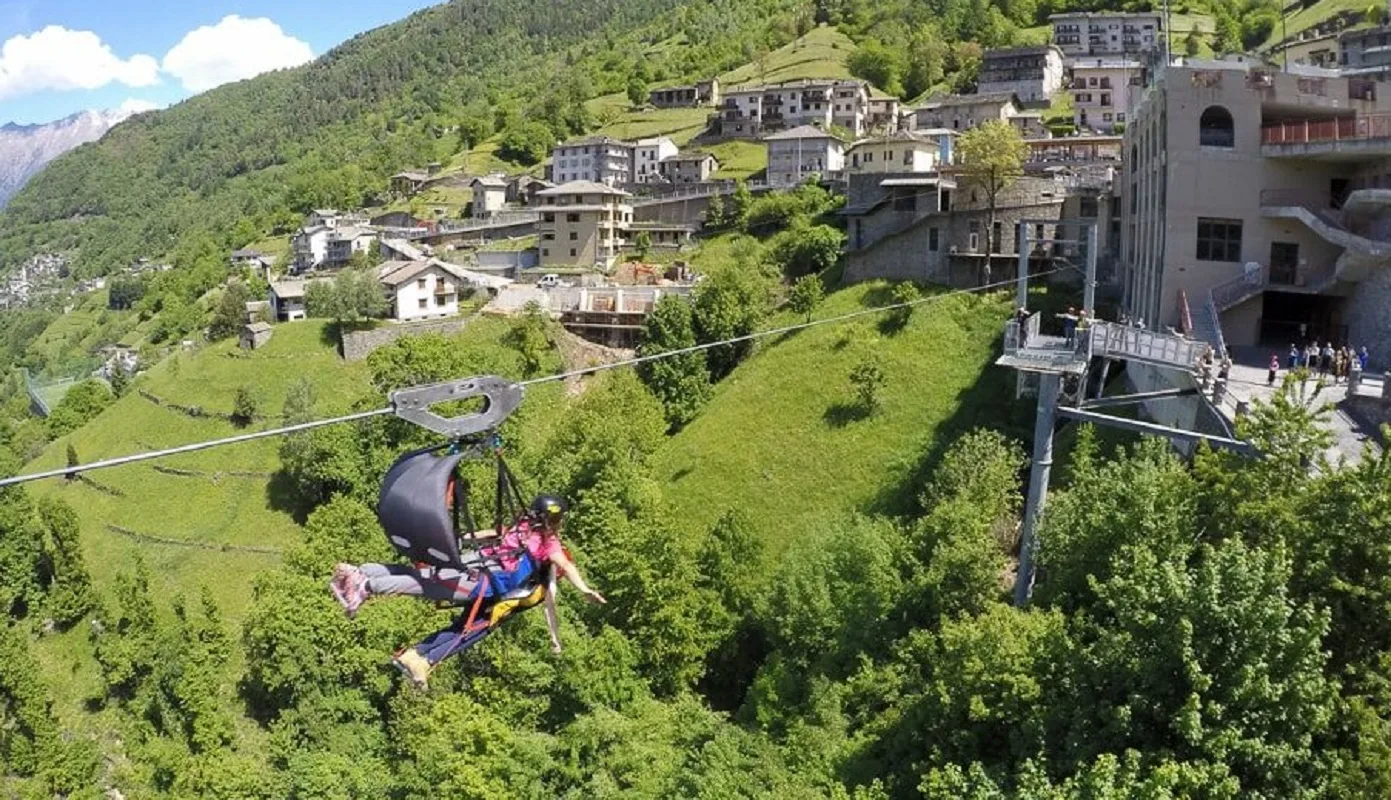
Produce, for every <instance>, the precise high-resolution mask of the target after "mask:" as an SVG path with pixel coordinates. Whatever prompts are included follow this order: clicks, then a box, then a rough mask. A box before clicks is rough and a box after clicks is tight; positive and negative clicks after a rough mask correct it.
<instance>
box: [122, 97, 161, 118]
mask: <svg viewBox="0 0 1391 800" xmlns="http://www.w3.org/2000/svg"><path fill="white" fill-rule="evenodd" d="M161 107H162V106H160V104H159V103H154V102H151V101H149V100H141V99H140V98H138V97H130V98H127V99H126V101H125V102H124V103H121V104H120V105H119V106H117V107H116V110H117V111H119V112H120V113H121V114H123V115H125V116H130V115H132V114H143V113H145V112H146V111H154V110H155V109H157V108H161Z"/></svg>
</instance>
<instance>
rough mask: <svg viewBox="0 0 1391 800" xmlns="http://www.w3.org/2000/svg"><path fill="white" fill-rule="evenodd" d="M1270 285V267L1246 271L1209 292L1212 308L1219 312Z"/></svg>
mask: <svg viewBox="0 0 1391 800" xmlns="http://www.w3.org/2000/svg"><path fill="white" fill-rule="evenodd" d="M1269 283H1270V267H1269V266H1266V265H1264V264H1262V265H1260V267H1259V269H1253V270H1248V271H1247V272H1245V273H1243V274H1242V275H1240V276H1239V277H1236V278H1233V279H1232V280H1229V281H1227V282H1226V283H1219V284H1217V285H1216V286H1214V287H1212V289H1211V290H1209V292H1208V294H1209V295H1210V297H1211V298H1212V304H1213V306H1214V307H1215V308H1216V309H1217V310H1218V311H1219V312H1220V311H1225V310H1227V309H1229V308H1231V307H1232V306H1234V305H1236V304H1237V303H1240V302H1242V301H1243V300H1246V299H1247V298H1250V297H1254V296H1255V295H1257V294H1260V293H1261V292H1263V291H1265V288H1266V286H1267V285H1268V284H1269Z"/></svg>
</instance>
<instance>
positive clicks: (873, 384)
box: [850, 355, 884, 414]
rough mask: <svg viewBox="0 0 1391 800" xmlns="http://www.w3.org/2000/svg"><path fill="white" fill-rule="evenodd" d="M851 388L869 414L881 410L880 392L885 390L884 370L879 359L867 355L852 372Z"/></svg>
mask: <svg viewBox="0 0 1391 800" xmlns="http://www.w3.org/2000/svg"><path fill="white" fill-rule="evenodd" d="M850 386H851V388H852V389H854V391H855V400H856V402H857V403H858V404H859V406H860V408H861V409H862V410H863V411H864V412H865V413H868V414H872V413H874V412H875V411H877V410H879V403H880V396H879V394H880V391H881V390H882V389H883V388H884V368H883V367H881V366H880V365H879V359H878V358H876V357H875V356H873V355H866V356H865V357H863V358H861V359H860V360H859V361H858V362H856V363H855V366H854V367H852V368H851V370H850Z"/></svg>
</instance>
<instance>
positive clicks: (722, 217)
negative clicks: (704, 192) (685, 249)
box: [705, 192, 729, 230]
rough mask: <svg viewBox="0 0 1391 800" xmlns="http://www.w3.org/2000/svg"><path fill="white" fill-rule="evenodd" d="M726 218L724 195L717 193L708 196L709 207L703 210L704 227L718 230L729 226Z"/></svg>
mask: <svg viewBox="0 0 1391 800" xmlns="http://www.w3.org/2000/svg"><path fill="white" fill-rule="evenodd" d="M727 217H728V214H727V212H726V211H725V201H724V195H723V194H720V193H719V192H716V193H715V194H712V195H710V205H709V206H708V207H706V209H705V227H706V228H709V229H711V230H719V229H720V228H723V227H725V226H726V225H728V224H729V220H728V218H727Z"/></svg>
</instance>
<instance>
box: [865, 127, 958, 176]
mask: <svg viewBox="0 0 1391 800" xmlns="http://www.w3.org/2000/svg"><path fill="white" fill-rule="evenodd" d="M846 161H847V162H848V163H846V164H845V171H846V172H848V173H851V174H854V173H861V172H878V173H887V172H914V173H916V172H933V171H935V170H936V169H937V167H938V165H939V164H940V163H941V161H942V153H941V145H940V144H939V142H938V138H937V137H935V136H931V135H929V134H926V133H918V132H916V131H896V132H894V133H889V134H885V135H883V136H871V137H869V138H867V139H861V140H859V141H857V142H855V143H854V144H853V145H851V147H850V151H849V152H848V153H846Z"/></svg>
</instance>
